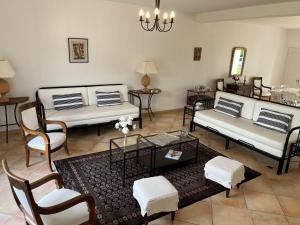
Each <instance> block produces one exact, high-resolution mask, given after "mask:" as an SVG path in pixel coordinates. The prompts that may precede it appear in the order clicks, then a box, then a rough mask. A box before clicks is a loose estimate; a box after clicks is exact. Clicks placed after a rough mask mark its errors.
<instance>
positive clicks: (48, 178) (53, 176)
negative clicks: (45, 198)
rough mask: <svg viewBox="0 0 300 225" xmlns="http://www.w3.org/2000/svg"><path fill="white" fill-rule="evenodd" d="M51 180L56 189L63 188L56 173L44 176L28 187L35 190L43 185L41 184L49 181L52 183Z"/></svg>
mask: <svg viewBox="0 0 300 225" xmlns="http://www.w3.org/2000/svg"><path fill="white" fill-rule="evenodd" d="M52 180H55V183H56V186H57V187H58V188H62V187H63V179H62V177H61V176H60V175H59V174H58V173H51V174H49V175H47V176H45V177H43V178H41V179H39V180H36V181H34V182H32V183H31V184H30V187H31V188H32V189H35V188H37V187H40V186H41V185H43V184H45V183H47V182H49V181H52Z"/></svg>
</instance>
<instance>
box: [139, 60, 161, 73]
mask: <svg viewBox="0 0 300 225" xmlns="http://www.w3.org/2000/svg"><path fill="white" fill-rule="evenodd" d="M136 72H137V73H140V74H157V73H158V72H157V69H156V66H155V65H154V63H153V62H151V61H145V62H142V63H140V64H138V66H137V68H136Z"/></svg>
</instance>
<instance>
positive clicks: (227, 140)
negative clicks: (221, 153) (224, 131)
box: [225, 139, 230, 149]
mask: <svg viewBox="0 0 300 225" xmlns="http://www.w3.org/2000/svg"><path fill="white" fill-rule="evenodd" d="M229 143H230V140H229V139H226V144H225V149H229Z"/></svg>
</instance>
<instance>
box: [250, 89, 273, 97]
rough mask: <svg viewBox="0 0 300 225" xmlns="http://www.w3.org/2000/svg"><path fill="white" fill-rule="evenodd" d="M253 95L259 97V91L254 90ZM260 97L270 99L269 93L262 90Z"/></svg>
mask: <svg viewBox="0 0 300 225" xmlns="http://www.w3.org/2000/svg"><path fill="white" fill-rule="evenodd" d="M254 95H255V96H259V95H260V90H257V89H255V90H254ZM261 96H262V97H270V96H271V92H270V91H267V90H264V89H263V90H262V93H261Z"/></svg>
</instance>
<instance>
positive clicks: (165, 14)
mask: <svg viewBox="0 0 300 225" xmlns="http://www.w3.org/2000/svg"><path fill="white" fill-rule="evenodd" d="M163 19H164V20H167V19H168V13H166V12H165V13H164V17H163Z"/></svg>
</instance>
